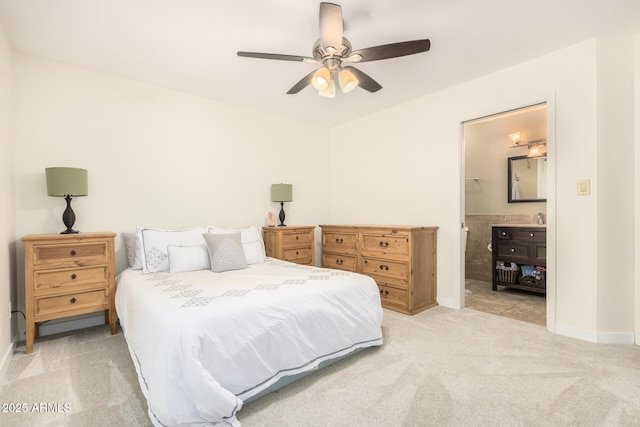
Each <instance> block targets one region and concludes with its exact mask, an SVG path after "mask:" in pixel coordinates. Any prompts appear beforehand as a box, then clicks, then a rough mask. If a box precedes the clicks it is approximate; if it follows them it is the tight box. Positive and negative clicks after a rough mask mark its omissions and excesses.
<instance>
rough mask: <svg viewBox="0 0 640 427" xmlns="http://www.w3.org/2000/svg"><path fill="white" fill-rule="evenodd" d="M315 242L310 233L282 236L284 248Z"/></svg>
mask: <svg viewBox="0 0 640 427" xmlns="http://www.w3.org/2000/svg"><path fill="white" fill-rule="evenodd" d="M312 241H313V236H312V235H311V233H309V232H303V233H285V234H283V235H282V243H283V245H284V247H285V248H286V247H288V246H295V245H300V244H303V245H308V244H309V243H311V242H312Z"/></svg>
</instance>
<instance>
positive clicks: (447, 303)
mask: <svg viewBox="0 0 640 427" xmlns="http://www.w3.org/2000/svg"><path fill="white" fill-rule="evenodd" d="M436 301H437V302H438V305H441V306H443V307H448V308H456V307H454V305H453V300H452V299H451V298H442V297H437V298H436Z"/></svg>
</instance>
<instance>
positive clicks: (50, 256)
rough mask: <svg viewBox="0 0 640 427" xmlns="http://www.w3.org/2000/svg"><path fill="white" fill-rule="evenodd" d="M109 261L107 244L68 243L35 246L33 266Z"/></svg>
mask: <svg viewBox="0 0 640 427" xmlns="http://www.w3.org/2000/svg"><path fill="white" fill-rule="evenodd" d="M87 259H97V260H102V262H107V260H108V245H107V242H106V241H105V242H91V243H77V242H74V243H66V244H52V245H34V247H33V264H34V266H37V265H41V264H51V263H56V262H69V261H71V262H74V261H76V260H85V261H86V260H87Z"/></svg>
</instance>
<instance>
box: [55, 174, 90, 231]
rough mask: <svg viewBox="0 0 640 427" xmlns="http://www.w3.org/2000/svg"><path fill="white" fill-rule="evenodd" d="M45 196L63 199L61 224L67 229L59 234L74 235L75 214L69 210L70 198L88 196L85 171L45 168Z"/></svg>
mask: <svg viewBox="0 0 640 427" xmlns="http://www.w3.org/2000/svg"><path fill="white" fill-rule="evenodd" d="M45 175H46V177H47V194H48V195H49V196H53V197H64V198H65V200H66V201H67V208H66V209H65V210H64V213H63V214H62V222H64V225H65V226H66V227H67V229H66V230H64V231H62V232H60V234H75V233H78V231H76V230H73V229H72V228H71V227H73V224H74V223H75V222H76V214H75V213H74V212H73V209H71V198H72V197H80V196H86V195H88V194H89V184H88V180H87V170H86V169H78V168H57V167H56V168H46V169H45Z"/></svg>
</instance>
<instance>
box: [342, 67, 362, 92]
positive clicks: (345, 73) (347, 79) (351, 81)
mask: <svg viewBox="0 0 640 427" xmlns="http://www.w3.org/2000/svg"><path fill="white" fill-rule="evenodd" d="M338 82H339V83H340V89H342V92H344V93H349V92H351V91H352V90H354V89H355V88H356V87H358V79H357V78H356V76H354V75H353V73H352V72H351V71H349V70H341V71H340V73H338Z"/></svg>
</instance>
